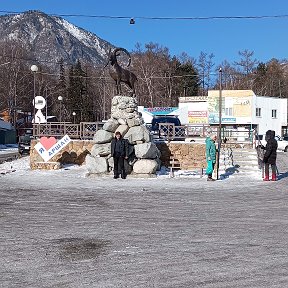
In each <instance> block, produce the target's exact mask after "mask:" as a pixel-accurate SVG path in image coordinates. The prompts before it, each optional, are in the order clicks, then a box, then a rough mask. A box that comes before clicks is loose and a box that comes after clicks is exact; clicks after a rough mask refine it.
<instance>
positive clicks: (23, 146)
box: [18, 129, 33, 155]
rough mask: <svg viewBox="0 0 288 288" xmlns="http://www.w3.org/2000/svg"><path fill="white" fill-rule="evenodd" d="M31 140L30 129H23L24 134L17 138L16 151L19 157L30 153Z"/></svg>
mask: <svg viewBox="0 0 288 288" xmlns="http://www.w3.org/2000/svg"><path fill="white" fill-rule="evenodd" d="M31 139H33V132H32V129H25V131H24V134H23V135H21V136H19V142H18V151H19V153H20V154H21V155H24V154H29V153H30V147H31Z"/></svg>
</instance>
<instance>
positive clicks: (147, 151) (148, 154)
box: [134, 142, 161, 159]
mask: <svg viewBox="0 0 288 288" xmlns="http://www.w3.org/2000/svg"><path fill="white" fill-rule="evenodd" d="M134 149H135V155H136V157H137V158H141V159H142V158H150V159H154V158H156V157H160V156H161V153H160V151H159V150H158V148H157V146H156V145H155V144H154V143H151V142H149V143H143V144H138V145H135V146H134Z"/></svg>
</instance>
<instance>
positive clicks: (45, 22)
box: [0, 10, 114, 66]
mask: <svg viewBox="0 0 288 288" xmlns="http://www.w3.org/2000/svg"><path fill="white" fill-rule="evenodd" d="M0 39H1V41H0V42H3V41H7V40H10V41H19V42H21V43H22V45H23V46H24V48H25V49H26V50H27V51H30V52H31V54H32V55H33V56H34V58H35V59H36V60H38V61H39V62H41V61H43V62H47V63H49V61H51V59H52V60H55V62H57V61H59V60H60V59H61V58H62V59H63V60H64V62H68V63H76V62H77V61H78V60H80V61H81V60H82V61H83V62H88V63H92V65H93V66H99V65H103V63H105V62H106V61H107V56H106V54H107V51H108V50H109V48H113V47H114V46H113V45H112V44H111V43H109V42H108V41H106V40H104V39H102V38H100V37H98V36H97V35H96V34H94V33H92V32H90V31H87V30H85V29H83V28H81V27H77V26H76V25H74V24H72V23H70V22H69V21H67V20H65V19H64V18H61V17H59V16H50V15H47V14H45V13H44V12H41V11H35V10H30V11H26V12H23V13H19V14H9V15H3V16H0ZM51 65H52V66H53V64H51Z"/></svg>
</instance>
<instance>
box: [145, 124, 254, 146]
mask: <svg viewBox="0 0 288 288" xmlns="http://www.w3.org/2000/svg"><path fill="white" fill-rule="evenodd" d="M150 129H151V127H150ZM218 131H219V127H217V126H209V125H205V124H204V125H189V124H188V125H181V126H176V125H175V124H173V123H159V126H158V130H157V131H151V133H152V134H153V138H154V140H164V141H173V140H174V141H175V140H176V141H177V140H178V141H179V140H180V141H181V140H182V141H183V140H185V139H187V138H192V139H194V140H196V139H197V138H198V139H201V138H202V139H203V138H206V137H207V136H208V135H211V134H212V133H215V134H216V135H218ZM254 139H255V131H254V130H244V131H241V130H237V129H225V128H222V131H221V140H222V142H223V143H229V144H251V145H252V144H253V141H254Z"/></svg>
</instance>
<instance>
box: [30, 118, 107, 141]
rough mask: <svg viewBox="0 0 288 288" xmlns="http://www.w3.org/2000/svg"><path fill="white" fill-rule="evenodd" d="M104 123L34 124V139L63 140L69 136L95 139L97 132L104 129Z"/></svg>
mask: <svg viewBox="0 0 288 288" xmlns="http://www.w3.org/2000/svg"><path fill="white" fill-rule="evenodd" d="M103 125H104V123H103V122H81V123H79V124H72V123H70V122H51V123H43V124H33V136H34V137H43V136H49V137H52V136H53V137H55V138H61V137H63V136H64V135H66V134H67V135H69V137H70V138H71V139H83V140H84V139H87V140H89V139H93V137H94V134H95V133H96V131H97V130H99V129H101V128H102V127H103Z"/></svg>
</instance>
